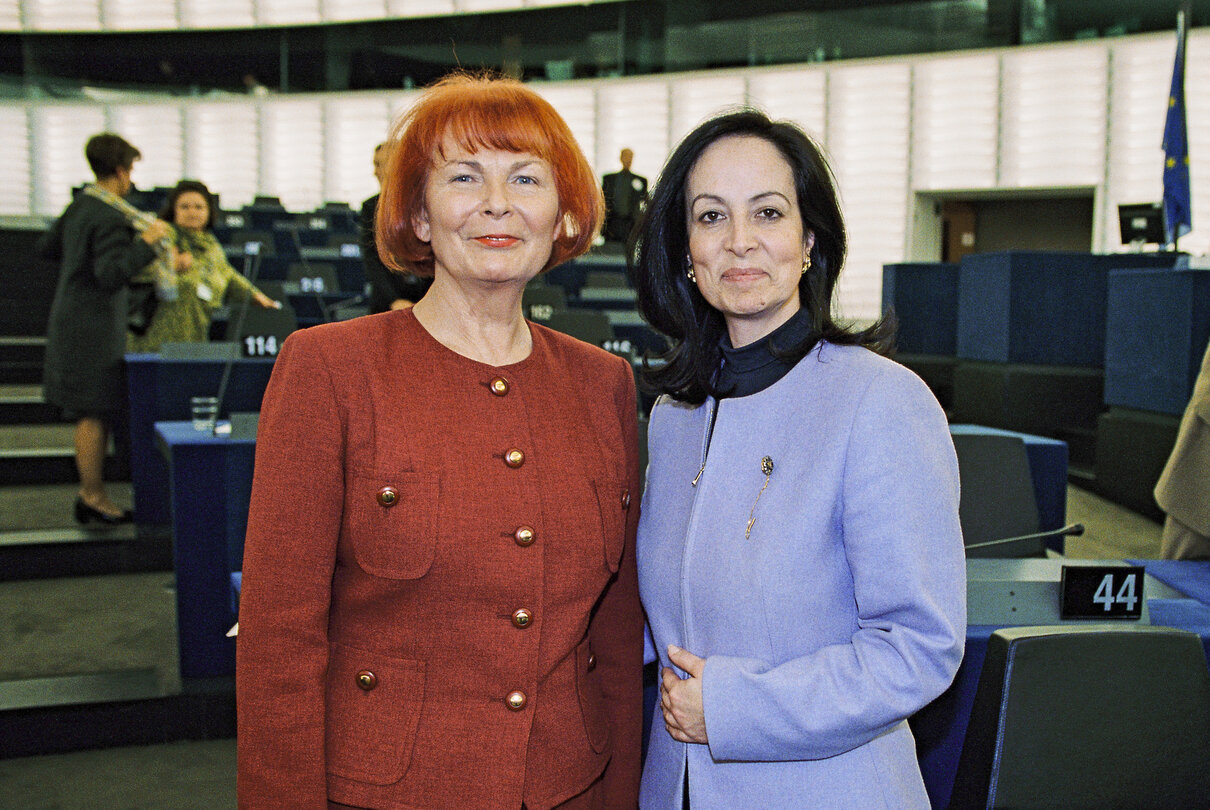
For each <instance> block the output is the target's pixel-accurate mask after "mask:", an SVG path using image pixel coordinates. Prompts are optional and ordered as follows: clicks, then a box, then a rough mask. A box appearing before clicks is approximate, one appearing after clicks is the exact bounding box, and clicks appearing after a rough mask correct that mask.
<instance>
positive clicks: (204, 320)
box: [126, 180, 281, 352]
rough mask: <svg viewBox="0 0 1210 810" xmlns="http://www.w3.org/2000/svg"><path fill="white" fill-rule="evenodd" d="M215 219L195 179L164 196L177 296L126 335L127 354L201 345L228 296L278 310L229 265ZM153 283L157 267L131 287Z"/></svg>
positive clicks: (211, 201) (146, 271) (207, 192)
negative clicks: (143, 326) (170, 228)
mask: <svg viewBox="0 0 1210 810" xmlns="http://www.w3.org/2000/svg"><path fill="white" fill-rule="evenodd" d="M214 215H215V206H214V198H213V196H212V195H211V194H210V189H208V188H206V186H205V184H203V183H200V182H198V181H197V180H182V181H181V182H179V183H177V184H176V187H175V188H174V189H173V190H172V191H171V192H170V193H169V194H168V200H167V201H166V202H165V203H164V208H163V209H162V210H161V211H160V216H161V217H162V218H163V219H165V220H167V221H168V222H170V223H172V225H173V232H172V237H171V242H172V246H173V248H174V251H172V253H173V256H172V262H173V266H174V267H175V268H176V271H177V273H176V288H177V295H176V298H175V300H165V299H164V298H163V297H161V299H160V301H159V303H158V304H157V306H156V308H155V314H154V315H153V316H152V318H151V320H150V322H149V323H148V324H147V329H146V331H144V332H143V333H142V334H135V333H134V332H127V335H126V347H127V350H128V351H132V352H154V351H159V348H160V345H161V344H163V343H176V342H180V343H187V342H194V343H197V342H203V341H205V340H206V339H207V333H208V332H209V330H210V318H211V316H212V315H213V314H214V311H215V310H216V309H218V308H219V307H220V306H222V305H223V299H224V297H225V296H227V295H228V294H231V295H232V296H234V297H237V298H244V297H247V296H251V297H252V300H253V302H255V303H256V304H257V305H258V306H261V307H265V308H266V309H268V308H276V307H280V306H281V304H279V303H278V302H276V301H274V300H273V299H271V298H269V297H268V296H267V295H265V294H264V293H262V292H261V291H260V290H258V289H257V288H256V287H255V286H253V284H252V282H250V281H248V279H246V278H244V277H243V276H242V275H240V274H239V273H238V272H237V271H236V269H235V268H234V267H232V266H231V264H230V262H228V261H227V256H226V254H225V253H224V252H223V246H222V245H220V244H219V241H218V239H216V238H215V236H214V234H213V233H212V232H211V230H210V228H211V227H212V226H213V225H214ZM154 281H155V269H154V267H151V266H149V267H147V268H145V269H144V270H143V271H142V272H140V274H139V275H138V276H136V277H135V278H134V279H133V282H134V283H151V282H154Z"/></svg>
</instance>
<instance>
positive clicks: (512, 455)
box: [504, 447, 525, 470]
mask: <svg viewBox="0 0 1210 810" xmlns="http://www.w3.org/2000/svg"><path fill="white" fill-rule="evenodd" d="M504 463H505V464H507V465H508V466H510V467H512V468H513V469H514V470H515V469H516V468H518V467H520V466H521V465H522V464H524V463H525V454H524V453H522V452H521V451H520V450H518V449H517V448H515V447H514V448H513V449H512V450H509V451H508V452H507V453H505V454H504Z"/></svg>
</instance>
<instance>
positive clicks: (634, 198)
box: [601, 149, 647, 242]
mask: <svg viewBox="0 0 1210 810" xmlns="http://www.w3.org/2000/svg"><path fill="white" fill-rule="evenodd" d="M618 159H619V160H621V161H622V171H620V172H614V173H613V174H607V175H605V176H604V177H603V178H601V189H602V190H603V191H604V192H605V227H604V228H603V229H602V233H603V235H604V236H605V240H606V241H608V242H625V241H626V240H627V238H628V237H629V236H630V231H631V230H633V228H634V223H635V221H636V220H637V219H638V218H639V213H640V212H641V211H642V208H643V204H644V203H645V202H647V178H646V177H643V176H642V175H638V174H635V173H634V172H632V171H630V164H631V162H632V161H633V160H634V152H632V151H631V150H629V149H623V150H622V153H621V155H619V156H618Z"/></svg>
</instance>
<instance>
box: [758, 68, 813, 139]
mask: <svg viewBox="0 0 1210 810" xmlns="http://www.w3.org/2000/svg"><path fill="white" fill-rule="evenodd" d="M748 101H749V102H750V103H751V104H753V105H755V106H757V107H760V108H761V109H763V110H764V111H765V112H767V113H769V115H771V116H772V117H773V118H779V119H788V120H790V121H793V122H795V123H796V124H798V125H799V126H800V127H802V128H803V129H805V130H806V131H807V133H808V134H809V135H810V136H811V137H813V138H814V139H815V140H816V141H818V142H820V143H823V141H824V138H825V132H826V129H827V121H828V73H827V71H826V70H825V69H824V68H820V67H804V68H794V69H791V70H764V71H760V72H756V73H750V74H748Z"/></svg>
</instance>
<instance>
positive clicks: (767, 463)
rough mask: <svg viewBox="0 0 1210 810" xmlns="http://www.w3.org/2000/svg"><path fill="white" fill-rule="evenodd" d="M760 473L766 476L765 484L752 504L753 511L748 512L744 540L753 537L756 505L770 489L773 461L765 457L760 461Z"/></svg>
mask: <svg viewBox="0 0 1210 810" xmlns="http://www.w3.org/2000/svg"><path fill="white" fill-rule="evenodd" d="M760 471H761V472H763V473H764V474H765V483H764V485H763V486H761V488H760V492H758V493H756V500H755V501H753V502H752V510H751V511H750V512H748V528H747V529H745V530H744V539H745V540H747V539H749V538H751V537H752V524H753V523H755V522H756V505H757V504H758V503H760V496H761V495H764V494H765V490H766V489H768V487H769V476H771V475H773V459H772V458H770V457H769V456H765V457H764V458H762V459H761V460H760Z"/></svg>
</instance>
